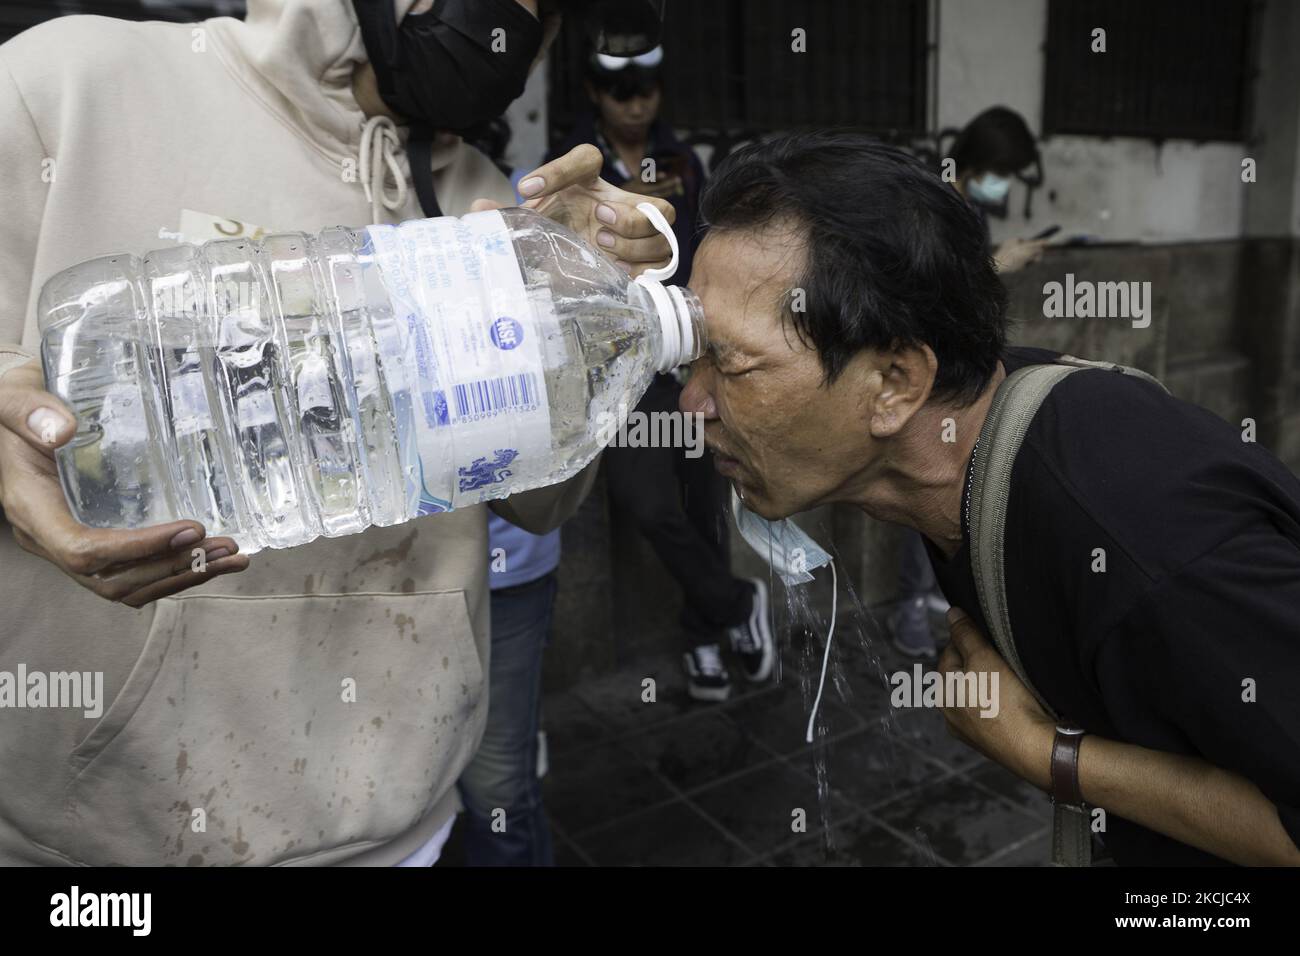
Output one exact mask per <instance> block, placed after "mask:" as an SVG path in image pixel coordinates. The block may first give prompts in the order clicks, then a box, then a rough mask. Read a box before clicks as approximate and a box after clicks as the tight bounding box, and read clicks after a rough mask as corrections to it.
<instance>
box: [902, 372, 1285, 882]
mask: <svg viewBox="0 0 1300 956" xmlns="http://www.w3.org/2000/svg"><path fill="white" fill-rule="evenodd" d="M1054 357H1055V356H1054V353H1051V352H1046V351H1043V350H1041V349H1023V348H1012V349H1008V350H1007V352H1006V354H1005V355H1004V357H1003V364H1004V365H1005V367H1006V370H1007V373H1008V374H1010V373H1011V372H1014V371H1015V370H1016V369H1018V368H1021V367H1022V366H1025V365H1031V364H1041V363H1047V362H1051V361H1052V360H1053V359H1054ZM926 547H927V549H928V550H929V552H930V558H931V561H932V562H933V564H934V567H935V574H936V576H937V577H938V580H939V583H940V585H941V587H942V588H943V591H944V594H945V595H946V596H947V598H948V600H949V601H951V602H952V603H953V604H954V605H956V606H958V607H961V608H962V609H963V610H965V611H966V612H967V613H968V614H970V615H971V616H972V617H973V618H974V619H975V620H976V621H977V622H978V623H979V624H980V626H981V628H982V629H983V631H984V633H985V634H988V633H989V631H988V626H987V623H986V622H985V620H984V616H983V613H982V612H981V609H980V605H979V598H978V594H977V591H976V588H975V582H974V578H973V576H972V573H971V567H970V554H969V537H968V536H967V541H966V542H965V543H963V545H962V547H961V550H960V551H958V552H957V553H956V554H955V555H954V556H953V558H952V560H946V559H945V558H944V557H943V555H942V554H941V553H940V552H939V551H938V550H936V549H935V548H934V547H933V545H931V544H930V543H929V542H927V544H926ZM1096 549H1102V552H1103V553H1104V560H1105V571H1104V573H1099V572H1097V571H1094V570H1093V568H1094V565H1095V563H1096V562H1097V561H1098V557H1097V551H1096ZM1005 574H1006V585H1007V595H1008V603H1009V609H1010V617H1011V629H1012V633H1013V634H1014V635H1015V640H1016V647H1017V649H1018V650H1019V653H1020V657H1021V660H1022V662H1023V664H1024V667H1025V670H1026V673H1027V674H1028V675H1029V678H1030V680H1031V681H1032V682H1033V684H1034V686H1035V687H1036V688H1037V689H1038V691H1039V693H1041V694H1042V695H1043V697H1044V698H1045V699H1046V700H1047V701H1048V702H1049V703H1050V704H1051V705H1052V706H1053V708H1054V709H1055V710H1056V711H1057V712H1058V713H1060V714H1062V715H1063V716H1065V717H1067V718H1068V719H1070V720H1072V721H1074V722H1076V723H1078V724H1080V725H1081V726H1083V727H1084V728H1085V729H1086V730H1088V731H1090V732H1092V733H1096V734H1099V735H1101V736H1103V737H1108V738H1111V739H1114V740H1120V741H1125V742H1127V743H1132V744H1136V745H1138V746H1142V747H1148V748H1151V749H1153V750H1162V751H1166V752H1169V753H1176V754H1190V755H1195V756H1199V757H1201V758H1203V759H1204V760H1206V761H1208V762H1209V763H1211V764H1214V765H1215V766H1218V767H1222V768H1224V769H1227V770H1233V771H1236V772H1237V773H1239V774H1241V775H1242V776H1244V777H1246V778H1247V779H1249V780H1251V781H1252V782H1253V783H1254V784H1255V785H1256V786H1258V787H1259V789H1260V790H1261V791H1262V792H1263V793H1264V795H1265V796H1267V797H1268V798H1269V799H1270V800H1271V801H1273V803H1274V804H1275V805H1276V806H1277V808H1278V814H1279V816H1280V818H1281V821H1282V824H1283V826H1284V827H1285V829H1286V830H1287V832H1288V833H1289V834H1290V835H1291V839H1292V840H1293V841H1294V842H1295V843H1296V844H1297V845H1300V481H1298V480H1297V479H1296V476H1295V475H1293V474H1292V473H1291V472H1290V471H1288V470H1287V469H1286V468H1285V467H1284V466H1283V465H1282V464H1281V463H1280V462H1279V461H1278V460H1277V459H1276V458H1275V457H1274V456H1273V455H1272V454H1271V453H1269V452H1268V451H1267V450H1266V449H1264V448H1262V447H1260V446H1259V445H1257V444H1254V443H1250V442H1244V441H1243V440H1242V435H1241V432H1240V431H1239V430H1238V429H1237V428H1235V427H1233V426H1231V425H1229V424H1228V423H1226V422H1224V421H1223V420H1222V419H1220V418H1218V417H1217V416H1215V415H1213V414H1211V413H1210V412H1208V411H1206V410H1204V409H1202V408H1199V407H1197V406H1195V405H1190V404H1188V403H1186V402H1182V401H1179V400H1177V399H1174V398H1170V397H1169V396H1168V395H1166V394H1164V393H1163V392H1161V391H1160V389H1158V388H1157V387H1155V386H1154V385H1151V384H1149V383H1147V382H1144V381H1141V380H1140V379H1137V378H1135V377H1132V376H1124V375H1120V374H1118V373H1116V372H1109V371H1101V370H1091V369H1089V370H1083V371H1079V372H1075V373H1074V374H1072V375H1070V376H1069V377H1067V378H1066V379H1065V380H1064V381H1062V382H1061V383H1059V384H1058V385H1057V386H1056V387H1055V389H1053V390H1052V392H1051V394H1050V395H1049V396H1048V398H1047V400H1046V401H1045V402H1044V403H1043V406H1042V408H1041V409H1040V410H1039V412H1038V414H1037V415H1036V416H1035V418H1034V420H1033V422H1032V423H1031V424H1030V427H1029V431H1028V433H1027V434H1026V436H1025V441H1024V445H1023V446H1022V448H1021V450H1020V454H1019V455H1018V457H1017V459H1016V463H1015V466H1014V468H1013V470H1012V475H1011V492H1010V498H1009V501H1008V512H1007V525H1006V570H1005ZM1247 681H1253V682H1254V693H1255V700H1254V702H1247V701H1245V700H1243V696H1248V694H1247V686H1248V685H1247V684H1246V683H1245V682H1247ZM1103 840H1104V842H1105V844H1106V846H1107V847H1108V848H1109V849H1110V851H1111V853H1112V855H1113V856H1114V858H1115V860H1116V862H1118V863H1120V864H1127V865H1173V866H1188V865H1197V864H1223V863H1224V862H1225V861H1223V860H1221V859H1219V858H1217V857H1214V856H1211V855H1209V854H1207V853H1204V852H1202V851H1200V850H1197V849H1194V848H1193V847H1190V846H1187V845H1185V844H1182V843H1179V842H1177V841H1175V840H1171V839H1169V838H1168V837H1165V836H1162V835H1161V834H1159V833H1156V832H1154V831H1152V830H1149V829H1146V828H1145V827H1141V826H1138V825H1137V824H1136V823H1133V822H1131V821H1128V820H1123V819H1121V818H1119V817H1118V816H1116V815H1115V814H1108V815H1107V829H1106V832H1105V834H1103Z"/></svg>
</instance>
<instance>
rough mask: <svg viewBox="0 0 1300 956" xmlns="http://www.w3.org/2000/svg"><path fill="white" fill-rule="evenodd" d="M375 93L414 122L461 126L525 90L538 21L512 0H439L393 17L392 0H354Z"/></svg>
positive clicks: (489, 115) (538, 39) (499, 109)
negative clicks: (424, 9)
mask: <svg viewBox="0 0 1300 956" xmlns="http://www.w3.org/2000/svg"><path fill="white" fill-rule="evenodd" d="M353 6H354V7H355V9H356V11H357V20H358V21H359V22H360V24H361V37H362V40H363V41H364V42H365V46H366V53H367V54H368V55H369V57H370V62H371V65H373V66H374V68H375V78H376V79H377V80H378V85H379V95H380V97H381V98H382V99H383V101H384V103H385V104H387V106H388V107H389V109H391V110H393V111H394V112H395V113H397V114H399V115H400V116H402V117H404V118H405V119H407V120H408V121H410V122H411V123H412V124H417V125H422V126H427V127H430V128H432V129H447V130H457V131H459V130H465V129H469V128H470V127H474V126H478V125H480V124H482V123H486V122H489V121H490V120H494V119H496V118H497V117H498V116H500V115H501V114H502V113H504V112H505V111H506V107H507V106H509V105H510V104H511V103H512V102H513V101H514V100H515V99H517V98H518V97H519V95H520V94H521V93H522V92H523V90H524V83H525V82H527V80H528V69H529V67H531V66H532V63H533V60H534V59H535V58H536V57H537V51H538V50H539V49H540V48H541V45H542V24H541V22H540V21H539V20H538V19H537V18H536V17H534V16H533V15H532V14H531V13H529V12H528V11H527V10H525V9H524V8H523V7H522V6H520V5H519V3H517V2H516V0H437V3H435V4H434V5H433V9H432V10H429V11H428V12H427V13H420V14H416V15H414V16H412V15H410V14H408V15H407V16H405V17H403V18H402V22H401V23H400V24H399V23H395V22H394V20H395V12H394V10H393V0H353Z"/></svg>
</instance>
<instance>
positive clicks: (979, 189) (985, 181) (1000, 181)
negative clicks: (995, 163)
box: [966, 173, 1011, 206]
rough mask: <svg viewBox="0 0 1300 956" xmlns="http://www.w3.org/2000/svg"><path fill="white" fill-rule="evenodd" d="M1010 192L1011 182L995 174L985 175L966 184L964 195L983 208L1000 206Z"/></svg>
mask: <svg viewBox="0 0 1300 956" xmlns="http://www.w3.org/2000/svg"><path fill="white" fill-rule="evenodd" d="M1010 190H1011V180H1010V179H1008V178H1007V177H1005V176H999V175H997V174H996V173H985V174H984V175H983V176H981V177H980V178H979V179H972V180H971V181H970V182H969V183H967V184H966V195H968V196H969V197H970V198H971V200H972V201H973V202H977V203H980V204H981V205H984V206H1001V205H1002V201H1003V200H1004V199H1006V198H1007V193H1008V192H1009V191H1010Z"/></svg>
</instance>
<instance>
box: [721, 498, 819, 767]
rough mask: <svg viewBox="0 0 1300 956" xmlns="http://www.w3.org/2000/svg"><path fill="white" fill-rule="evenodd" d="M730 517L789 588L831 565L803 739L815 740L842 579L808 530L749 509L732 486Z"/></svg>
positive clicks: (809, 741) (806, 581)
mask: <svg viewBox="0 0 1300 956" xmlns="http://www.w3.org/2000/svg"><path fill="white" fill-rule="evenodd" d="M731 516H732V517H733V518H735V519H736V528H737V529H738V530H739V531H740V535H741V537H743V538H744V539H745V541H746V542H747V543H748V544H749V546H750V547H751V548H753V549H754V550H755V551H757V552H758V554H759V556H761V557H763V558H766V559H767V561H768V563H769V564H771V565H772V570H773V571H775V572H776V573H777V574H778V575H780V577H781V580H782V581H784V582H785V586H786V587H790V586H792V585H795V584H807V583H808V582H809V581H811V580H812V579H813V576H812V571H813V569H814V568H820V567H823V566H825V565H828V564H829V565H830V568H831V626H830V630H828V631H827V632H826V654H825V656H824V657H823V658H822V676H821V680H820V681H818V683H817V699H816V700H814V701H813V706H812V713H810V714H809V715H808V730H807V733H806V734H805V735H804V739H805V740H806V741H807V742H808V743H812V742H813V729H814V728H815V726H816V723H817V710H818V708H819V707H821V703H822V693H823V692H824V691H825V690H826V671H827V668H828V666H829V665H830V661H831V638H833V637H834V636H835V612H836V610H837V608H838V607H839V604H838V597H839V581H838V580H837V575H836V574H835V565H834V563H833V562H832V561H831V556H830V555H829V554H827V553H826V552H825V551H823V550H822V548H821V545H819V544H818V543H817V542H816V541H814V540H813V539H812V538H811V537H810V536H809V535H808V533H807V532H806V531H804V530H803V529H802V528H800V527H799V526H798V525H797V524H795V523H794V522H793V521H791V520H790V519H789V518H782V519H781V520H780V521H768V520H767V519H766V518H761V517H759V516H758V515H756V514H754V512H752V511H750V510H749V509H748V508H746V507H745V506H744V505H743V504H742V503H741V501H740V495H738V494H736V486H735V485H732V486H731Z"/></svg>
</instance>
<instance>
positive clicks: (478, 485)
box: [366, 210, 551, 514]
mask: <svg viewBox="0 0 1300 956" xmlns="http://www.w3.org/2000/svg"><path fill="white" fill-rule="evenodd" d="M366 231H367V233H368V234H369V236H370V239H371V243H372V247H373V249H374V253H375V262H376V264H377V265H378V266H379V269H380V273H381V275H382V276H383V279H384V284H385V286H386V288H387V290H388V293H389V297H390V300H391V301H392V303H393V307H394V310H395V312H396V313H397V314H398V315H400V316H403V320H402V321H399V322H397V323H396V326H397V328H398V329H399V330H400V334H401V336H402V337H403V338H404V342H403V344H402V353H403V355H404V361H403V365H404V366H405V372H406V376H405V377H406V379H407V380H408V381H409V382H410V384H411V388H412V392H413V394H412V395H411V399H412V401H411V404H412V405H413V416H412V417H413V422H412V423H411V424H412V426H413V427H412V428H411V433H412V435H413V438H414V442H415V445H416V448H417V450H418V467H417V468H415V469H408V472H407V473H408V482H407V495H408V503H409V504H411V505H412V506H413V507H412V509H411V510H408V513H418V514H432V513H435V512H439V511H446V510H449V509H451V508H459V507H465V506H467V505H472V504H478V503H481V502H483V501H488V500H491V499H494V498H501V497H504V496H505V495H506V494H507V493H508V492H509V491H510V490H511V489H513V488H515V487H518V486H519V485H520V484H525V483H526V484H529V485H532V484H537V483H539V482H540V481H541V480H542V479H544V477H545V475H546V474H547V472H548V471H549V470H550V469H549V465H550V460H549V459H550V450H551V441H550V434H551V430H550V406H549V404H548V401H547V395H546V382H545V378H544V375H543V363H542V335H543V334H544V332H545V329H544V328H543V326H542V323H541V317H540V316H538V315H537V314H536V313H535V311H534V309H533V307H532V305H531V304H530V302H529V299H528V296H527V293H526V289H525V286H524V277H523V273H522V271H521V269H520V265H519V262H518V259H517V257H516V255H515V250H514V245H513V243H511V241H510V230H509V227H508V226H507V225H506V223H505V220H504V219H503V218H502V216H501V214H500V213H499V212H497V211H495V210H493V211H489V212H481V213H472V214H470V215H468V216H465V217H463V218H461V219H456V218H453V217H445V218H441V219H420V220H415V221H412V222H406V223H402V224H401V225H400V226H370V227H369V228H368V229H367V230H366ZM390 387H391V386H390ZM395 404H396V403H395ZM400 428H401V423H399V429H400ZM400 441H401V439H400V438H399V442H400ZM403 460H404V461H406V460H408V456H407V455H405V454H404V455H403Z"/></svg>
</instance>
